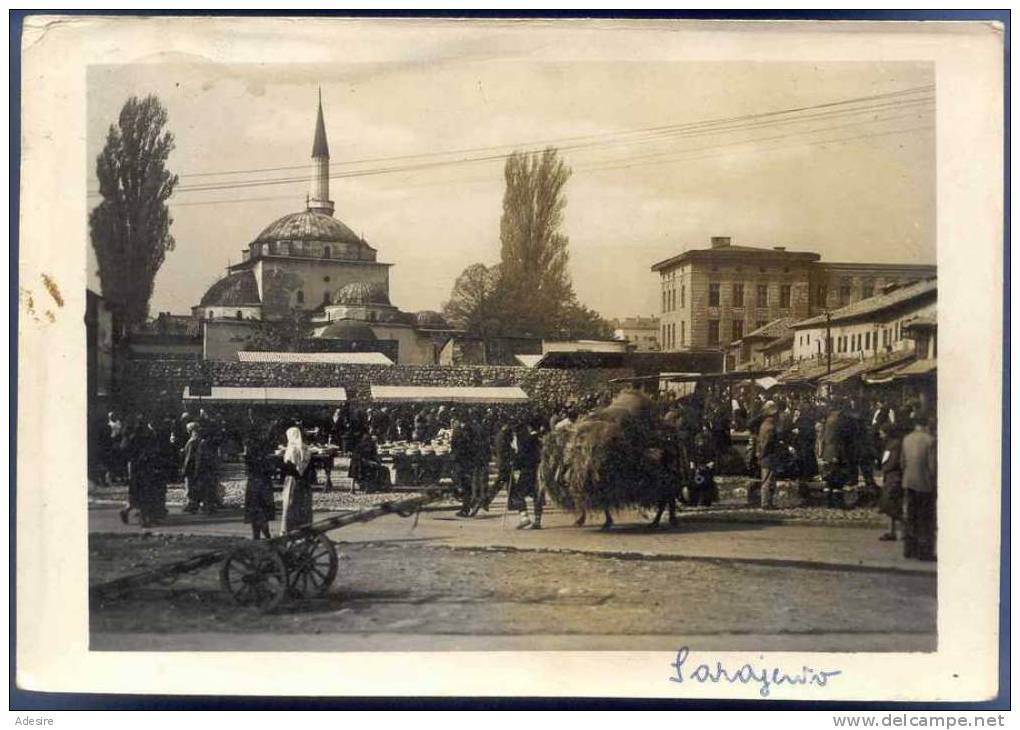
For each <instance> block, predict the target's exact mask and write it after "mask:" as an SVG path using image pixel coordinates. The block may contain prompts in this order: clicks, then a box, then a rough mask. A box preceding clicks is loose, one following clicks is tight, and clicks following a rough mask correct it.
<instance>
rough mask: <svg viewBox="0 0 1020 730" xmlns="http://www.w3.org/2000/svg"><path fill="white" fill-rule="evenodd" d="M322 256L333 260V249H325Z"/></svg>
mask: <svg viewBox="0 0 1020 730" xmlns="http://www.w3.org/2000/svg"><path fill="white" fill-rule="evenodd" d="M322 256H323V258H327V259H329V258H333V249H331V248H330V247H329V246H325V247H323V249H322Z"/></svg>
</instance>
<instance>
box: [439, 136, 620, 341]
mask: <svg viewBox="0 0 1020 730" xmlns="http://www.w3.org/2000/svg"><path fill="white" fill-rule="evenodd" d="M570 174H571V171H570V168H569V167H567V166H566V165H565V164H564V163H563V161H562V160H560V159H559V156H558V153H557V151H556V150H555V149H553V148H549V149H546V150H545V151H543V152H541V153H528V152H515V153H513V154H512V155H510V156H509V157H508V158H507V161H506V165H505V167H504V170H503V176H504V179H505V181H506V188H505V192H504V194H503V214H502V217H501V219H500V227H499V234H500V263H499V264H498V265H497V266H486V265H485V264H480V263H479V264H472V265H471V266H469V267H467V268H466V269H465V270H464V271H463V273H461V275H460V276H459V277H457V280H456V282H455V283H454V286H453V291H452V292H451V295H450V301H449V302H447V303H446V305H445V306H444V313H445V314H446V317H447V319H448V320H450V321H451V322H453V323H455V324H457V325H458V326H460V327H463V328H464V329H467V330H468V331H470V332H472V333H475V334H479V335H483V336H492V335H496V334H506V335H514V334H516V335H530V336H534V337H557V338H567V339H572V338H577V337H604V336H608V334H609V332H610V331H611V328H610V327H609V324H608V323H607V322H606V321H605V320H604V319H602V317H600V316H599V315H598V313H596V312H595V311H593V310H591V309H589V308H588V307H585V306H584V305H583V304H581V303H580V302H579V301H578V300H577V296H576V295H575V293H574V288H573V285H572V283H571V281H570V274H569V272H568V271H567V263H568V262H569V260H570V257H569V251H568V245H569V239H568V238H567V236H566V234H564V233H563V231H562V230H561V225H562V223H563V211H564V209H565V208H566V205H567V199H566V196H565V194H564V188H565V186H566V184H567V181H568V180H569V179H570Z"/></svg>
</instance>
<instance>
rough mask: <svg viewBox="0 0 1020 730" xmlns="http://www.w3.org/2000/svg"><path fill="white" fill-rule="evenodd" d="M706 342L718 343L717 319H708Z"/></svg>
mask: <svg viewBox="0 0 1020 730" xmlns="http://www.w3.org/2000/svg"><path fill="white" fill-rule="evenodd" d="M708 344H710V345H718V344H719V320H718V319H710V320H708Z"/></svg>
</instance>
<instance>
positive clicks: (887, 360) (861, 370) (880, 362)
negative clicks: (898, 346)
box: [818, 351, 914, 384]
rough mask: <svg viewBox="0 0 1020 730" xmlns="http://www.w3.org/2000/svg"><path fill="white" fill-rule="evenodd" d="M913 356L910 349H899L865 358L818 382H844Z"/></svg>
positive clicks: (910, 358)
mask: <svg viewBox="0 0 1020 730" xmlns="http://www.w3.org/2000/svg"><path fill="white" fill-rule="evenodd" d="M913 358H914V353H913V352H912V351H910V352H908V351H899V352H893V353H891V354H890V355H887V356H885V357H882V358H880V359H877V360H876V359H867V360H861V361H860V362H858V363H856V364H854V365H851V366H850V367H848V368H843V369H841V370H837V371H835V372H833V373H832V375H826V376H824V377H822V378H819V379H818V382H819V383H833V384H837V383H845V382H846V381H847V380H850V379H851V378H853V377H855V376H858V375H860V376H864V375H866V374H867V373H873V372H876V371H878V370H884V369H885V368H888V367H892V366H894V365H902V364H903V363H905V362H907V361H908V360H912V359H913Z"/></svg>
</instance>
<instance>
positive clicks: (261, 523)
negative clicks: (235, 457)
mask: <svg viewBox="0 0 1020 730" xmlns="http://www.w3.org/2000/svg"><path fill="white" fill-rule="evenodd" d="M274 447H275V444H274V443H273V442H272V439H271V438H270V437H269V434H268V432H264V431H262V430H261V429H260V428H259V427H258V425H257V424H255V423H249V424H248V429H247V431H246V432H245V434H244V466H245V471H246V472H247V477H248V481H247V484H246V485H245V489H244V521H245V522H246V523H248V524H250V525H251V537H252V539H253V540H258V539H259V538H262V537H265V538H266V539H269V537H270V535H269V523H270V522H272V521H273V520H275V519H276V502H275V501H274V499H273V472H274V464H273V461H272V453H273V451H274Z"/></svg>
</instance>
